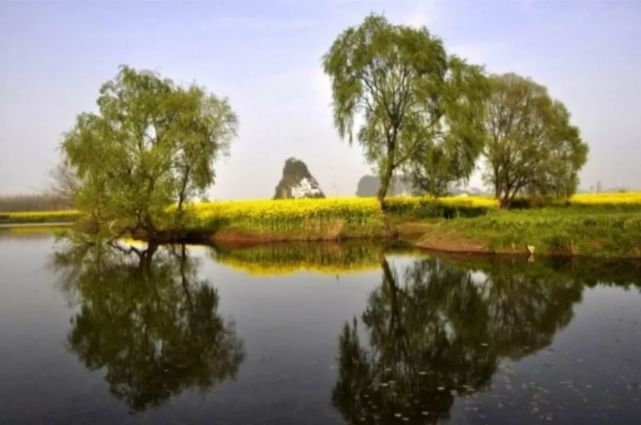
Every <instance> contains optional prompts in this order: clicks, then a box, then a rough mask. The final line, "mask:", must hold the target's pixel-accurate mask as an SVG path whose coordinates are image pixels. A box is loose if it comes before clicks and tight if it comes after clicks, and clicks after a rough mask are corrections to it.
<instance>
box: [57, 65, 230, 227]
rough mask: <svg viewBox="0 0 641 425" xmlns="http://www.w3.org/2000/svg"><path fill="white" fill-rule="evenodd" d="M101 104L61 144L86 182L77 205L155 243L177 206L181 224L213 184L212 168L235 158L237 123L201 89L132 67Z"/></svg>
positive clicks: (104, 92) (107, 88) (107, 87)
mask: <svg viewBox="0 0 641 425" xmlns="http://www.w3.org/2000/svg"><path fill="white" fill-rule="evenodd" d="M97 103H98V113H95V114H94V113H83V114H80V115H79V116H78V118H77V120H76V125H75V126H74V128H73V129H72V130H71V131H69V132H68V133H66V134H65V136H64V140H63V142H62V150H63V153H64V161H65V163H67V164H68V165H69V166H70V167H71V168H72V172H73V175H74V176H77V178H78V182H79V184H78V187H77V188H76V189H75V190H74V198H75V201H76V203H77V205H78V207H79V208H80V209H82V210H84V211H87V212H90V213H91V214H92V215H93V217H94V218H95V219H96V220H97V221H98V223H104V222H107V221H109V222H110V223H112V224H113V223H114V222H116V223H118V226H117V227H118V228H119V229H121V231H122V232H136V231H143V232H145V233H146V234H147V235H148V237H149V238H150V239H153V238H154V237H155V236H156V234H157V231H158V228H159V225H160V224H161V223H166V222H167V221H168V220H169V219H170V215H171V213H170V210H171V208H170V207H171V206H172V205H176V209H175V213H174V214H175V215H174V218H175V221H174V222H179V221H180V218H181V217H182V211H183V207H184V203H185V201H187V200H189V199H191V198H192V197H193V196H196V195H198V194H200V193H202V192H204V190H205V189H206V188H207V187H209V185H211V184H212V183H213V181H214V177H215V172H214V168H213V162H214V160H215V159H216V158H218V157H219V156H220V155H224V154H227V153H228V147H229V143H230V141H231V140H232V138H233V137H234V136H235V134H236V128H237V119H236V115H235V114H234V113H233V111H232V110H231V107H230V105H229V103H228V101H227V100H226V99H219V98H217V97H216V96H214V95H212V94H208V93H207V92H206V91H205V90H204V89H203V88H201V87H198V86H196V85H191V86H189V87H187V88H183V87H180V86H177V85H176V84H174V83H173V82H172V81H171V80H168V79H161V78H160V76H159V75H157V74H156V73H153V72H150V71H136V70H134V69H132V68H129V67H127V66H122V67H121V68H120V72H119V73H118V75H117V76H116V78H114V79H113V80H111V81H108V82H107V83H105V84H104V85H103V86H102V88H101V89H100V96H99V98H98V101H97ZM112 227H113V226H112Z"/></svg>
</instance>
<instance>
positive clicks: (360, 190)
mask: <svg viewBox="0 0 641 425" xmlns="http://www.w3.org/2000/svg"><path fill="white" fill-rule="evenodd" d="M380 187H381V179H380V178H379V177H378V176H371V175H367V176H363V177H361V179H360V180H359V181H358V187H357V189H356V196H376V194H377V193H378V189H379V188H380ZM387 194H388V195H389V196H394V195H411V194H412V186H411V184H409V182H407V179H406V178H405V177H402V176H394V177H392V181H391V183H390V187H389V189H388V191H387Z"/></svg>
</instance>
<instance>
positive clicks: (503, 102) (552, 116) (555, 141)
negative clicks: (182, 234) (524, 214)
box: [484, 74, 588, 207]
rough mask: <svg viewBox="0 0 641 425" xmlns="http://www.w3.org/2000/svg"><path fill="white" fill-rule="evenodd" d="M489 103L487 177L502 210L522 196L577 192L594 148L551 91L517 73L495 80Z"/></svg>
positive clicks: (495, 77) (492, 84) (486, 151)
mask: <svg viewBox="0 0 641 425" xmlns="http://www.w3.org/2000/svg"><path fill="white" fill-rule="evenodd" d="M491 87H492V91H491V95H490V96H489V97H488V99H487V119H486V124H485V127H486V131H487V142H486V145H485V150H484V156H485V158H486V160H487V165H488V167H487V172H486V175H485V179H486V181H487V182H489V183H491V184H492V185H493V186H494V191H495V195H496V197H497V198H498V199H499V200H500V203H501V206H503V207H509V206H510V204H511V203H512V201H513V199H514V197H515V196H516V195H517V194H519V193H529V194H536V195H542V196H555V197H563V196H565V197H567V196H570V195H571V194H572V193H574V192H575V190H576V187H577V184H578V172H579V170H580V169H581V167H582V166H583V165H584V164H585V162H586V160H587V154H588V146H587V145H586V144H585V143H584V142H583V141H582V140H581V137H580V135H579V130H578V128H577V127H575V126H573V125H571V124H570V114H569V112H568V111H567V109H566V108H565V106H563V104H562V103H561V102H559V101H557V100H554V99H552V98H551V97H550V96H549V94H548V92H547V89H546V88H545V87H543V86H541V85H539V84H537V83H535V82H533V81H532V80H530V79H527V78H523V77H520V76H518V75H515V74H504V75H495V76H492V77H491Z"/></svg>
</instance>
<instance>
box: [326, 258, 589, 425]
mask: <svg viewBox="0 0 641 425" xmlns="http://www.w3.org/2000/svg"><path fill="white" fill-rule="evenodd" d="M381 269H382V282H381V284H380V286H379V287H378V288H376V289H375V290H374V291H373V292H372V293H371V294H370V297H369V300H368V304H367V308H366V309H365V311H364V312H363V313H362V315H361V317H360V318H354V320H353V321H352V322H348V323H346V324H345V326H344V328H343V330H342V332H341V334H340V337H339V352H338V359H339V360H338V361H339V372H338V378H337V382H336V384H335V386H334V389H333V391H332V401H333V404H334V405H335V406H336V407H337V408H338V409H339V410H340V412H341V413H342V415H343V417H344V418H345V419H346V420H347V421H348V422H350V423H395V422H398V421H399V420H406V421H409V423H426V422H427V423H435V422H437V421H438V420H440V419H443V418H446V417H448V415H449V411H450V409H451V407H452V404H453V402H454V399H455V397H456V396H457V395H466V394H472V393H474V392H475V391H477V390H478V389H482V388H484V387H486V386H487V385H488V384H489V382H490V378H491V377H492V375H493V374H494V373H495V371H496V369H497V365H498V361H499V360H500V358H505V357H507V358H512V359H517V358H521V357H522V356H525V355H527V354H530V353H532V352H535V351H537V350H540V349H541V348H543V347H545V346H547V345H549V344H550V343H551V342H552V339H553V337H554V335H555V333H556V332H557V331H558V330H559V329H561V328H563V327H564V326H566V325H567V324H568V323H569V322H570V321H571V319H572V307H573V305H574V304H575V303H576V302H578V301H580V299H581V296H582V291H583V288H584V286H585V284H584V281H583V280H582V278H580V277H579V278H576V277H574V275H573V274H572V272H571V271H572V266H568V265H548V264H542V263H536V264H528V263H526V262H522V261H515V262H509V261H495V262H487V261H485V262H481V261H464V262H462V263H457V262H449V261H448V262H446V261H440V260H418V261H415V262H414V263H413V264H410V265H408V266H407V267H399V266H398V265H395V264H391V265H390V264H389V263H388V261H387V260H382V262H381ZM364 336H367V338H368V341H364V340H363V338H364Z"/></svg>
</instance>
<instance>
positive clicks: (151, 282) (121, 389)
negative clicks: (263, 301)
mask: <svg viewBox="0 0 641 425" xmlns="http://www.w3.org/2000/svg"><path fill="white" fill-rule="evenodd" d="M53 265H54V268H55V269H56V271H58V272H59V276H60V285H61V286H62V288H63V289H64V290H65V292H66V293H67V294H68V295H69V296H70V297H71V298H72V299H75V300H76V301H77V302H78V303H79V305H80V308H79V311H78V313H77V314H76V315H75V316H74V317H73V318H72V320H71V325H72V328H71V330H70V331H69V334H68V337H67V341H68V345H69V347H70V349H71V350H72V351H74V352H75V353H76V354H77V355H78V357H79V358H80V359H81V360H82V362H83V363H84V364H85V366H86V367H87V368H89V369H100V368H105V370H106V376H105V379H106V380H107V382H108V383H109V387H110V391H111V392H112V394H113V395H115V396H116V397H117V398H119V399H122V400H124V401H125V402H126V403H127V405H128V406H129V407H130V409H132V410H133V411H142V410H145V409H147V408H149V407H153V406H157V405H160V404H161V403H163V402H164V401H166V400H168V399H169V398H170V397H172V396H174V395H176V394H178V393H180V392H182V391H184V390H187V389H190V388H198V389H200V390H201V391H205V390H207V389H210V388H212V387H213V386H214V385H216V384H217V383H219V382H221V381H224V380H226V379H233V378H234V376H235V374H236V371H237V370H238V366H239V365H240V363H241V362H242V360H243V357H244V349H243V344H242V342H241V341H240V340H239V339H238V337H237V336H236V333H235V327H234V323H233V322H232V321H230V320H225V319H223V318H222V317H221V316H220V315H219V313H218V303H219V297H218V293H217V291H216V289H214V288H212V287H211V286H210V285H209V284H208V282H207V281H206V280H199V279H198V276H197V263H196V262H195V260H194V259H191V258H190V257H189V255H188V253H187V251H186V249H185V247H184V246H172V247H158V246H149V247H147V248H145V249H138V248H135V247H124V246H123V245H120V244H117V243H110V244H105V243H84V242H83V243H68V244H67V246H66V247H65V249H64V250H62V251H58V252H57V253H56V254H55V256H54V261H53Z"/></svg>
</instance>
